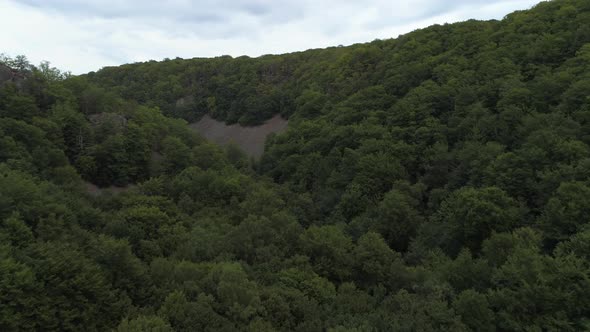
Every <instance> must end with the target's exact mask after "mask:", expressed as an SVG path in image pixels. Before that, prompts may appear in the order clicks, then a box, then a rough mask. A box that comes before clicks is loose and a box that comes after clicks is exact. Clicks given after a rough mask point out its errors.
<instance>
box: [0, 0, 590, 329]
mask: <svg viewBox="0 0 590 332" xmlns="http://www.w3.org/2000/svg"><path fill="white" fill-rule="evenodd" d="M205 114H208V115H210V116H211V117H213V118H215V119H218V120H222V121H225V122H226V123H228V124H231V123H239V124H242V125H256V124H260V123H263V122H264V121H265V120H267V119H269V118H271V117H272V116H274V115H276V114H281V115H282V116H283V117H284V118H288V119H289V127H288V129H287V131H286V132H284V133H281V134H276V135H274V134H273V135H271V136H269V138H268V139H267V142H266V147H265V152H264V154H263V155H262V157H261V158H260V159H251V158H248V157H247V156H246V155H245V154H244V153H243V152H242V151H240V150H239V149H238V148H237V147H236V146H234V145H228V146H217V145H215V144H213V143H210V142H208V141H206V140H205V139H204V138H202V137H201V136H200V135H199V134H198V132H195V131H194V130H191V129H190V128H189V126H188V123H190V122H193V121H196V120H198V119H199V118H201V117H202V116H203V115H205ZM589 294H590V2H589V1H587V0H554V1H547V2H541V3H539V4H538V5H536V6H535V7H533V8H532V9H530V10H525V11H517V12H514V13H511V14H509V15H507V16H506V17H504V18H503V19H502V20H492V21H475V20H470V21H466V22H461V23H455V24H445V25H434V26H430V27H428V28H425V29H421V30H416V31H413V32H411V33H408V34H405V35H402V36H400V37H398V38H396V39H388V40H375V41H373V42H369V43H364V44H355V45H352V46H346V47H331V48H327V49H315V50H308V51H304V52H297V53H290V54H284V55H267V56H262V57H258V58H250V57H239V58H232V57H230V56H221V57H217V58H210V59H205V58H194V59H180V58H176V59H165V60H164V61H161V62H157V61H149V62H144V63H134V64H126V65H122V66H118V67H106V68H103V69H101V70H99V71H97V72H91V73H88V74H85V75H77V76H76V75H71V74H69V73H68V72H64V71H62V70H60V69H57V68H54V67H52V66H51V65H50V64H49V63H48V62H43V63H41V64H40V65H38V66H35V65H32V64H30V63H29V61H28V60H27V58H26V57H25V56H17V57H15V58H12V57H9V56H6V55H1V56H0V330H1V331H117V332H131V331H133V332H139V331H154V332H156V331H157V332H164V331H257V332H258V331H269V332H270V331H331V332H357V331H425V332H426V331H531V332H533V331H539V332H540V331H586V330H590V296H588V295H589Z"/></svg>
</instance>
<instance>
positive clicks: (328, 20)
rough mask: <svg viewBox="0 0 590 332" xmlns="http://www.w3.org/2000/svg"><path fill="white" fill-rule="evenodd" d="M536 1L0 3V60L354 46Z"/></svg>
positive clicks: (498, 14)
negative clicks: (22, 56) (1, 56)
mask: <svg viewBox="0 0 590 332" xmlns="http://www.w3.org/2000/svg"><path fill="white" fill-rule="evenodd" d="M536 2H537V0H471V1H468V0H454V1H445V0H405V1H391V0H366V1H362V2H361V1H355V0H325V1H320V0H284V1H273V0H250V1H246V0H221V1H214V0H193V1H191V0H170V1H156V0H144V1H121V0H119V1H116V0H104V1H99V0H87V1H84V2H83V3H79V2H78V1H74V0H21V1H15V0H0V13H1V15H2V20H0V43H1V51H0V52H5V53H8V54H10V55H17V54H25V55H27V56H28V57H29V59H30V60H31V61H32V62H33V63H38V62H40V61H41V60H48V61H50V62H51V63H52V64H53V65H54V66H57V67H58V68H61V69H64V70H71V71H72V72H74V73H84V72H88V71H92V70H98V69H100V68H101V67H103V66H109V65H119V64H122V63H128V62H136V61H146V60H150V59H155V60H161V59H163V58H165V57H169V58H174V57H177V56H180V57H183V58H192V57H211V56H219V55H225V54H229V55H232V56H240V55H244V54H245V55H249V56H258V55H262V54H269V53H284V52H292V51H300V50H305V49H309V48H317V47H327V46H335V45H339V44H343V45H348V44H352V43H358V42H367V41H371V40H374V39H376V38H379V39H386V38H392V37H393V38H395V37H397V36H398V35H399V34H403V33H407V32H410V31H412V30H415V29H418V28H423V27H426V26H428V25H431V24H435V23H450V22H456V21H461V20H466V19H469V18H476V19H492V18H502V17H503V16H504V15H506V14H508V13H510V12H512V11H514V10H518V9H528V8H530V7H531V6H533V5H534V4H535V3H536Z"/></svg>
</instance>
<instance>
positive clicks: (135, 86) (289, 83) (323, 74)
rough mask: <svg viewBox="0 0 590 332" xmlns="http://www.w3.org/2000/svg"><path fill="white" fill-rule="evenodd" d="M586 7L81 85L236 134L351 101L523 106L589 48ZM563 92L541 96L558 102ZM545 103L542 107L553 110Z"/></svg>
mask: <svg viewBox="0 0 590 332" xmlns="http://www.w3.org/2000/svg"><path fill="white" fill-rule="evenodd" d="M588 6H589V5H588V2H587V1H583V0H568V1H551V2H543V3H541V4H539V5H538V6H536V7H535V8H534V9H533V10H529V11H520V12H515V13H512V14H509V15H507V16H506V17H505V18H504V19H503V20H501V21H485V22H484V21H475V20H472V21H467V22H463V23H457V24H445V25H435V26H431V27H429V28H426V29H423V30H418V31H414V32H411V33H408V34H406V35H403V36H401V37H399V38H397V39H390V40H376V41H373V42H371V43H367V44H357V45H353V46H349V47H332V48H328V49H317V50H309V51H305V52H298V53H291V54H285V55H267V56H262V57H259V58H249V57H246V56H243V57H239V58H235V59H234V58H232V57H230V56H222V57H218V58H213V59H198V58H196V59H190V60H182V59H180V58H177V59H174V60H165V61H163V62H156V61H150V62H145V63H136V64H129V65H123V66H120V67H108V68H104V69H102V70H100V71H98V72H96V73H90V74H88V78H89V79H90V80H91V81H92V82H95V83H97V84H99V85H100V86H103V87H109V88H115V89H116V90H117V91H119V92H120V93H121V95H122V96H123V97H124V98H127V99H133V100H136V101H138V102H140V103H142V104H143V103H145V104H148V105H153V106H159V107H160V108H161V109H162V110H164V111H165V113H166V114H169V115H173V116H177V117H183V118H185V119H187V120H193V119H195V118H198V117H199V116H201V115H202V114H204V113H209V114H210V115H211V116H213V117H214V118H217V119H220V120H226V121H227V122H229V123H233V122H236V121H239V122H240V123H242V124H257V123H260V122H261V121H263V120H265V119H268V118H270V117H271V116H272V115H273V114H276V113H281V114H283V115H284V116H290V115H292V114H294V113H295V114H299V115H301V116H308V117H309V116H313V115H317V114H316V113H319V112H320V110H321V109H322V108H323V107H324V106H325V104H328V105H330V106H335V105H336V104H338V103H341V102H342V101H344V100H347V99H350V98H352V96H354V95H355V94H356V93H359V92H361V93H363V92H364V93H382V94H384V95H387V97H388V99H386V100H383V98H382V97H383V96H381V95H373V96H372V97H373V98H375V97H376V98H378V99H379V100H380V101H381V104H379V105H374V107H377V108H379V109H381V110H384V111H387V110H389V109H390V107H391V106H392V105H393V104H395V103H396V101H397V100H398V99H400V98H403V97H404V96H406V95H407V94H408V93H409V92H411V91H412V90H414V89H416V88H426V89H434V90H435V92H437V91H438V93H439V94H446V95H447V96H448V98H447V99H448V100H447V101H446V102H445V103H446V104H442V103H443V102H444V101H440V103H441V105H437V106H438V108H439V109H440V111H441V112H445V111H446V112H448V111H451V110H452V106H453V102H455V101H456V100H457V99H459V100H457V102H462V103H464V104H465V103H470V102H472V101H473V100H481V101H484V102H485V103H486V106H492V105H496V104H497V102H498V101H499V100H498V99H499V98H500V96H499V90H500V89H501V87H500V86H499V84H500V81H506V80H505V79H506V78H511V79H512V81H513V82H512V84H522V83H531V84H530V85H529V84H527V88H529V90H531V93H533V94H534V95H533V96H532V97H544V95H543V93H542V92H540V91H538V90H539V89H538V88H537V89H535V86H534V85H533V83H537V85H538V84H540V83H541V82H540V80H542V79H544V78H545V79H547V78H548V77H547V76H548V75H551V74H552V73H553V70H555V69H556V68H558V67H560V66H561V65H562V64H563V63H564V62H565V61H566V60H568V59H570V58H573V57H574V56H575V55H576V52H578V50H580V48H581V47H582V46H583V45H584V44H585V43H587V42H588V41H589V40H590V27H589V24H588V14H587V10H588V8H587V7H588ZM428 84H435V86H433V87H430V86H429V85H428ZM506 84H510V83H508V82H505V85H506ZM555 84H557V85H558V83H555ZM464 87H466V88H468V90H467V91H463V92H462V94H461V95H459V96H457V94H458V93H457V91H458V90H462V89H463V88H464ZM515 87H517V86H515ZM559 87H560V88H562V89H563V87H562V86H559ZM368 88H371V90H369V91H367V89H368ZM562 92H563V91H561V90H556V91H550V93H549V91H546V92H544V93H546V94H551V95H554V97H553V98H555V99H557V98H558V97H559V95H560V94H561V93H562ZM538 94H541V95H538ZM555 95H556V96H555ZM459 97H461V98H462V99H461V98H459ZM367 98H370V97H369V96H367ZM547 98H548V99H547V100H545V99H543V100H542V101H541V102H542V103H549V104H550V105H551V106H553V105H554V103H556V102H557V100H555V99H551V98H549V97H547ZM358 99H359V96H356V100H357V101H358ZM179 100H183V101H186V102H182V103H177V102H178V101H179ZM351 101H352V100H351Z"/></svg>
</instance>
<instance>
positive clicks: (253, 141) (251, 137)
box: [190, 115, 289, 158]
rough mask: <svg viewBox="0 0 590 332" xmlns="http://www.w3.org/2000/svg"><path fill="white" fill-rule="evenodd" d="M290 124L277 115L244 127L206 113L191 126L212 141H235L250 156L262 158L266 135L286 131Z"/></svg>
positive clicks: (221, 143)
mask: <svg viewBox="0 0 590 332" xmlns="http://www.w3.org/2000/svg"><path fill="white" fill-rule="evenodd" d="M288 124H289V121H288V120H285V119H283V118H282V117H281V116H280V115H275V116H274V117H273V118H272V119H270V120H268V121H266V122H265V123H264V124H262V125H260V126H253V127H242V126H240V125H239V124H232V125H229V126H228V125H226V124H225V123H224V122H221V121H217V120H215V119H213V118H211V117H210V116H209V115H205V116H203V118H201V120H200V121H199V122H196V123H191V124H190V127H191V128H193V129H195V130H196V131H197V132H199V134H201V135H202V136H203V137H205V138H206V139H208V140H210V141H212V142H215V143H217V144H220V145H225V144H228V143H231V142H234V143H235V144H236V145H237V146H238V147H240V148H241V149H242V151H244V152H245V153H246V154H247V155H248V156H250V157H254V158H260V156H262V153H263V152H264V142H265V141H266V137H267V136H268V135H269V134H270V133H280V132H283V131H285V130H286V129H287V125H288Z"/></svg>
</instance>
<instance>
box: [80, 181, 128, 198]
mask: <svg viewBox="0 0 590 332" xmlns="http://www.w3.org/2000/svg"><path fill="white" fill-rule="evenodd" d="M84 185H85V186H86V192H87V193H89V194H90V195H91V196H99V195H101V194H103V193H105V192H110V193H113V194H120V193H123V192H126V191H129V190H130V189H131V188H133V187H135V186H134V185H128V186H126V187H115V186H110V187H108V188H99V187H98V186H97V185H95V184H92V183H90V182H84Z"/></svg>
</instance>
